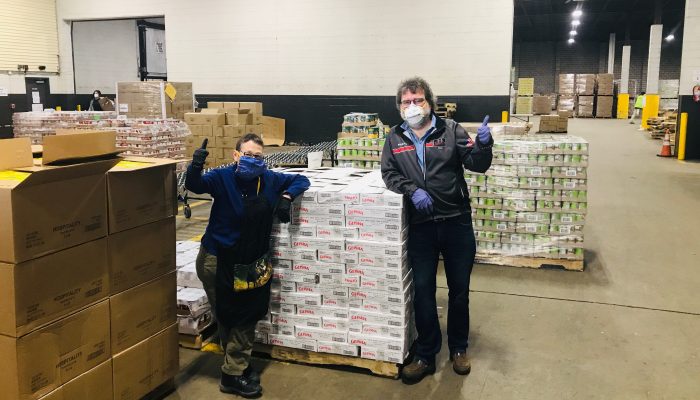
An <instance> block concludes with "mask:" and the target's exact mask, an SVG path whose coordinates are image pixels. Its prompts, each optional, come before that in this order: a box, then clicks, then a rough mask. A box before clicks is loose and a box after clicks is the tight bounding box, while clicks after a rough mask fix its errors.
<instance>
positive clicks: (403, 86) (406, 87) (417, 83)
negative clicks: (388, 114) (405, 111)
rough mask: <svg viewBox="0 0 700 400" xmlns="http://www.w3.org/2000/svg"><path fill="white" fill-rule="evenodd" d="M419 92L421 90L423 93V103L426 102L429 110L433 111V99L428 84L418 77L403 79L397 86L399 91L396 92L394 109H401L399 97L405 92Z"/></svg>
mask: <svg viewBox="0 0 700 400" xmlns="http://www.w3.org/2000/svg"><path fill="white" fill-rule="evenodd" d="M419 90H422V91H423V93H425V101H427V102H428V104H429V105H430V109H431V110H433V111H435V98H434V96H433V91H432V90H431V89H430V85H428V82H426V81H425V79H423V78H420V77H418V76H414V77H413V78H408V79H405V80H403V81H402V82H401V83H400V84H399V89H398V90H397V91H396V108H398V109H401V96H402V95H403V94H404V93H405V92H406V91H409V92H411V93H416V92H418V91H419Z"/></svg>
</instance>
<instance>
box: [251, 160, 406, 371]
mask: <svg viewBox="0 0 700 400" xmlns="http://www.w3.org/2000/svg"><path fill="white" fill-rule="evenodd" d="M286 172H290V173H301V174H304V175H306V176H307V177H308V178H309V179H310V180H311V188H310V189H309V190H308V191H307V192H305V193H304V194H303V195H302V196H300V197H299V198H298V199H297V200H296V201H295V202H294V206H293V207H294V208H293V221H292V223H291V224H288V225H287V224H275V225H274V226H273V237H272V248H271V252H272V255H273V267H274V271H273V278H272V279H273V280H272V297H271V305H270V310H271V313H270V315H269V317H268V319H266V320H264V321H260V322H259V323H258V326H257V335H256V336H257V341H259V342H261V343H264V344H269V345H271V346H272V347H268V348H267V351H268V352H270V353H271V355H272V357H273V358H279V359H283V360H290V361H300V362H305V363H314V364H336V365H352V366H356V367H361V368H367V369H370V370H371V371H372V372H374V373H376V374H379V375H386V376H393V377H396V376H398V365H397V364H401V363H403V362H404V360H405V358H406V357H407V355H408V350H409V347H410V346H411V344H412V342H413V339H414V337H415V329H414V322H413V311H412V303H411V301H412V290H413V283H412V272H411V270H410V267H409V265H408V263H407V259H406V235H407V221H406V216H405V208H404V199H403V196H401V195H399V194H395V193H393V192H390V191H388V190H387V189H386V188H385V187H384V183H383V181H382V179H381V175H380V174H379V172H378V171H364V170H358V169H351V168H332V169H318V170H314V169H289V170H286Z"/></svg>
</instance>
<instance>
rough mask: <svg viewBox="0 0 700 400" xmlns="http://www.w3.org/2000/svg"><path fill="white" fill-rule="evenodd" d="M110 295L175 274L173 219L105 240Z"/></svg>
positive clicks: (127, 231) (118, 234)
mask: <svg viewBox="0 0 700 400" xmlns="http://www.w3.org/2000/svg"><path fill="white" fill-rule="evenodd" d="M107 241H108V249H109V283H110V294H117V293H119V292H122V291H124V290H127V289H131V288H132V287H135V286H138V285H140V284H142V283H144V282H148V281H150V280H152V279H155V278H157V277H159V276H161V275H164V274H166V273H168V272H170V271H174V270H175V217H170V218H166V219H163V220H160V221H157V222H153V223H150V224H146V225H143V226H139V227H137V228H133V229H129V230H126V231H122V232H119V233H116V234H114V235H110V236H108V237H107Z"/></svg>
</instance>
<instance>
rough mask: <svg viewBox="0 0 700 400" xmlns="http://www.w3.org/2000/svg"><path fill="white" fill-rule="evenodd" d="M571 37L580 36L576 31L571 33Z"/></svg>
mask: <svg viewBox="0 0 700 400" xmlns="http://www.w3.org/2000/svg"><path fill="white" fill-rule="evenodd" d="M569 35H571V36H576V35H578V32H576V31H575V30H573V31H569Z"/></svg>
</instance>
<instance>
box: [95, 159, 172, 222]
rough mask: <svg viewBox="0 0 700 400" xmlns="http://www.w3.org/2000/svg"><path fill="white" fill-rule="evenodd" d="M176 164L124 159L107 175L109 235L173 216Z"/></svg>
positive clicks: (151, 160) (157, 160) (161, 161)
mask: <svg viewBox="0 0 700 400" xmlns="http://www.w3.org/2000/svg"><path fill="white" fill-rule="evenodd" d="M177 163H178V161H176V160H170V159H163V158H145V157H127V158H126V159H124V160H123V161H121V162H119V163H118V164H117V165H115V166H114V168H112V169H111V170H109V172H108V173H107V197H108V200H107V201H108V204H109V232H110V234H112V233H116V232H121V231H123V230H126V229H130V228H134V227H137V226H140V225H144V224H148V223H151V222H155V221H159V220H161V219H166V218H169V217H172V216H174V215H176V214H177V177H176V175H175V166H176V165H177Z"/></svg>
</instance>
